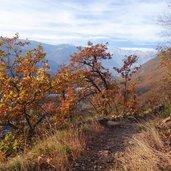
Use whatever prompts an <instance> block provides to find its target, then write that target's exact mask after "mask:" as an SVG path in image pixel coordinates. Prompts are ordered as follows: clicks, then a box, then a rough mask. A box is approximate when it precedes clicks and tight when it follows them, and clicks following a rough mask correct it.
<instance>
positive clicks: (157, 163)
mask: <svg viewBox="0 0 171 171" xmlns="http://www.w3.org/2000/svg"><path fill="white" fill-rule="evenodd" d="M140 127H141V128H142V127H143V131H141V133H139V134H136V135H134V136H133V137H132V139H131V140H129V146H128V147H127V148H126V150H125V151H124V152H120V153H116V154H115V158H116V159H117V164H116V167H115V171H159V170H162V169H163V168H165V165H169V163H170V161H171V156H169V153H167V152H165V151H163V149H164V145H163V142H162V140H161V137H160V135H159V133H158V131H157V129H156V128H155V127H154V126H153V125H151V124H145V125H140ZM163 170H165V169H163Z"/></svg>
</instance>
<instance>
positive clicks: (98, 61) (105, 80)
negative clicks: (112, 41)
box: [70, 42, 117, 115]
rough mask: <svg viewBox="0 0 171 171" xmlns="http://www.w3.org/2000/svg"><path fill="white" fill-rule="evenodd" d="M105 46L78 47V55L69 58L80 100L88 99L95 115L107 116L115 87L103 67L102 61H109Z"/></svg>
mask: <svg viewBox="0 0 171 171" xmlns="http://www.w3.org/2000/svg"><path fill="white" fill-rule="evenodd" d="M111 56H112V55H111V54H110V53H109V52H108V50H107V45H106V44H96V45H93V44H92V43H91V42H88V46H86V47H84V48H83V47H79V48H78V53H75V54H73V55H72V57H71V61H70V64H71V67H72V70H73V71H74V72H75V73H76V76H77V78H78V79H79V85H78V89H77V93H78V94H79V96H80V99H84V98H87V99H89V102H90V104H91V105H92V106H93V109H95V111H96V112H97V113H103V114H106V115H107V114H109V113H110V112H111V110H112V106H111V101H112V99H114V96H115V93H116V91H117V85H116V82H115V80H114V78H113V77H112V75H111V73H110V72H109V70H108V69H106V68H105V67H104V66H103V61H104V60H109V59H111Z"/></svg>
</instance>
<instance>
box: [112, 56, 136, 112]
mask: <svg viewBox="0 0 171 171" xmlns="http://www.w3.org/2000/svg"><path fill="white" fill-rule="evenodd" d="M137 61H138V57H137V56H135V55H130V56H128V57H126V58H125V59H124V60H123V66H122V67H120V68H119V67H114V70H115V71H117V73H119V74H120V75H121V77H122V80H121V82H122V84H123V86H122V87H121V89H122V93H123V106H124V111H126V110H130V109H131V111H132V112H133V111H134V110H135V109H134V108H135V106H136V103H137V98H136V90H135V86H136V83H135V82H131V79H132V75H133V74H134V73H136V72H137V70H138V69H139V65H137Z"/></svg>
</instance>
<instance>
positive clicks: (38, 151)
mask: <svg viewBox="0 0 171 171" xmlns="http://www.w3.org/2000/svg"><path fill="white" fill-rule="evenodd" d="M92 130H93V131H100V127H99V126H98V125H96V124H94V125H93V124H92V125H91V126H84V127H82V128H80V129H79V130H77V129H70V130H64V131H59V132H57V133H56V134H55V135H53V136H49V137H48V138H46V139H45V140H42V141H38V142H37V143H36V145H35V146H34V147H32V149H31V150H30V151H28V152H27V153H25V154H22V155H18V156H16V157H15V158H12V159H10V160H9V161H8V162H6V163H0V170H1V171H6V170H15V171H28V170H29V171H31V170H54V169H56V170H60V171H64V170H69V167H70V164H71V162H72V161H73V160H75V159H76V158H77V157H78V156H79V155H80V154H81V152H82V151H83V150H84V148H85V145H86V141H87V139H88V138H87V137H89V136H90V137H91V134H90V132H92Z"/></svg>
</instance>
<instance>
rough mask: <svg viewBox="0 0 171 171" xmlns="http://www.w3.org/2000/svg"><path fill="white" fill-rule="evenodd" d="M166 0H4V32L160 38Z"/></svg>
mask: <svg viewBox="0 0 171 171" xmlns="http://www.w3.org/2000/svg"><path fill="white" fill-rule="evenodd" d="M165 8H166V4H165V2H164V1H163V0H123V1H122V2H121V1H118V0H107V1H106V0H87V1H80V0H63V1H61V0H29V1H28V0H15V1H14V0H1V6H0V16H1V17H0V35H2V36H12V35H14V33H15V32H19V33H20V36H21V38H26V37H27V38H29V39H34V40H38V41H43V42H48V43H70V42H72V43H73V42H74V40H76V42H79V41H80V42H83V41H87V40H88V39H96V40H97V39H100V40H101V39H104V40H109V41H110V40H115V39H122V40H125V41H131V42H134V43H136V42H137V43H138V42H141V43H143V42H147V43H150V42H156V41H159V40H160V32H161V30H162V27H161V26H159V25H158V23H157V20H158V17H159V16H160V15H162V12H163V11H164V9H165Z"/></svg>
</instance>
